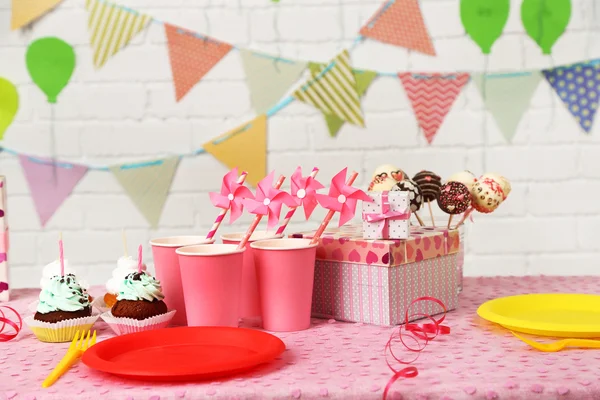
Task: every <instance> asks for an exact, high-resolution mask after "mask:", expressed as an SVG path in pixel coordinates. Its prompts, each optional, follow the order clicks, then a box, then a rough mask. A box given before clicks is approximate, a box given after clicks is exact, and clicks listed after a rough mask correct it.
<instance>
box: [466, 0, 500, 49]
mask: <svg viewBox="0 0 600 400" xmlns="http://www.w3.org/2000/svg"><path fill="white" fill-rule="evenodd" d="M509 10H510V0H461V1H460V19H461V21H462V24H463V26H464V27H465V31H467V34H468V35H469V36H470V37H471V39H473V41H474V42H475V43H477V45H478V46H479V47H480V48H481V51H482V52H483V54H490V51H491V50H492V45H493V44H494V42H495V41H496V40H498V38H499V37H500V35H502V31H503V30H504V25H506V21H507V20H508V11H509Z"/></svg>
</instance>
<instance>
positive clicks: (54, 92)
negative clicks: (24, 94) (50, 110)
mask: <svg viewBox="0 0 600 400" xmlns="http://www.w3.org/2000/svg"><path fill="white" fill-rule="evenodd" d="M25 59H26V62H27V69H28V70H29V75H30V76H31V79H33V82H34V83H35V84H36V85H37V87H39V88H40V89H41V90H42V92H44V93H45V94H46V96H47V97H48V103H56V98H57V97H58V95H59V94H60V92H61V91H62V90H63V89H64V88H65V86H67V84H68V83H69V79H71V75H73V70H74V69H75V51H74V50H73V47H72V46H71V45H70V44H68V43H66V42H65V41H63V40H61V39H59V38H55V37H46V38H42V39H38V40H36V41H35V42H33V43H31V44H30V45H29V48H28V49H27V54H26V55H25Z"/></svg>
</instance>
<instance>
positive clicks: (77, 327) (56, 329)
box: [24, 315, 99, 343]
mask: <svg viewBox="0 0 600 400" xmlns="http://www.w3.org/2000/svg"><path fill="white" fill-rule="evenodd" d="M98 317H99V315H92V316H90V317H82V318H74V319H67V320H64V321H59V322H56V323H49V322H43V321H38V320H35V319H33V316H30V317H26V318H24V321H25V324H27V326H28V327H29V329H31V331H32V332H33V334H34V335H35V336H36V337H37V338H38V339H39V340H40V341H41V342H48V343H64V342H71V341H72V340H73V338H75V334H76V333H77V331H89V330H90V329H92V326H93V325H94V323H95V322H96V320H98Z"/></svg>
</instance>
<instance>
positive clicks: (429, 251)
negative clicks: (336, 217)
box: [291, 225, 460, 325]
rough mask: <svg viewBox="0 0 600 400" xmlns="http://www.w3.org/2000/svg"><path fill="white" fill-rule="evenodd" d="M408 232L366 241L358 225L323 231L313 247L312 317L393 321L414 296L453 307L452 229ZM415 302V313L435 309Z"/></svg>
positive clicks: (456, 242)
mask: <svg viewBox="0 0 600 400" xmlns="http://www.w3.org/2000/svg"><path fill="white" fill-rule="evenodd" d="M313 235H314V231H310V232H301V233H295V234H293V235H291V236H292V237H299V238H312V237H313ZM409 235H410V236H409V238H408V239H404V240H402V239H393V240H386V239H383V240H367V239H363V237H362V226H361V225H347V226H342V227H341V228H330V229H327V230H326V231H325V232H324V233H323V235H322V236H321V238H320V240H319V243H318V245H317V255H316V259H317V260H316V263H315V277H314V285H313V301H312V315H313V317H316V318H335V319H337V320H341V321H351V322H364V323H369V324H377V325H396V324H400V323H403V322H404V321H405V317H406V315H405V314H406V311H407V309H408V307H409V306H410V303H411V302H412V300H414V299H416V298H419V297H435V298H436V299H439V300H440V301H442V302H443V303H444V304H445V305H446V307H447V309H448V310H454V309H455V308H456V307H458V292H459V290H458V289H459V284H460V282H459V279H458V278H459V276H458V274H457V267H458V264H459V256H460V254H459V249H460V237H459V232H458V230H456V229H454V230H448V229H445V228H441V227H438V228H434V227H420V226H411V227H410V229H409ZM421 303H422V304H420V305H419V306H418V307H417V309H416V310H414V309H413V310H412V311H414V312H415V313H416V314H418V313H421V314H429V315H434V314H436V313H438V312H440V310H439V309H438V308H437V307H435V306H434V305H432V304H430V303H431V302H421Z"/></svg>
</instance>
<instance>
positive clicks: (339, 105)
mask: <svg viewBox="0 0 600 400" xmlns="http://www.w3.org/2000/svg"><path fill="white" fill-rule="evenodd" d="M310 75H311V80H310V81H308V82H307V83H306V84H305V85H304V86H302V87H301V88H300V89H298V90H296V91H295V92H294V94H293V96H294V98H296V99H298V100H300V101H302V102H304V103H307V104H310V105H312V106H313V107H316V108H318V109H319V110H321V111H322V112H323V113H325V114H329V115H335V116H337V117H339V118H340V119H342V120H344V121H346V122H349V123H351V124H354V125H359V126H365V121H364V118H363V114H362V110H361V109H360V98H359V96H358V91H357V89H356V79H355V78H354V74H353V73H352V67H351V66H350V55H349V54H348V50H344V51H343V52H342V53H340V54H339V55H338V56H337V57H336V58H334V59H333V60H332V61H331V62H330V63H329V64H328V65H326V66H322V67H320V68H319V69H313V68H311V71H310Z"/></svg>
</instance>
